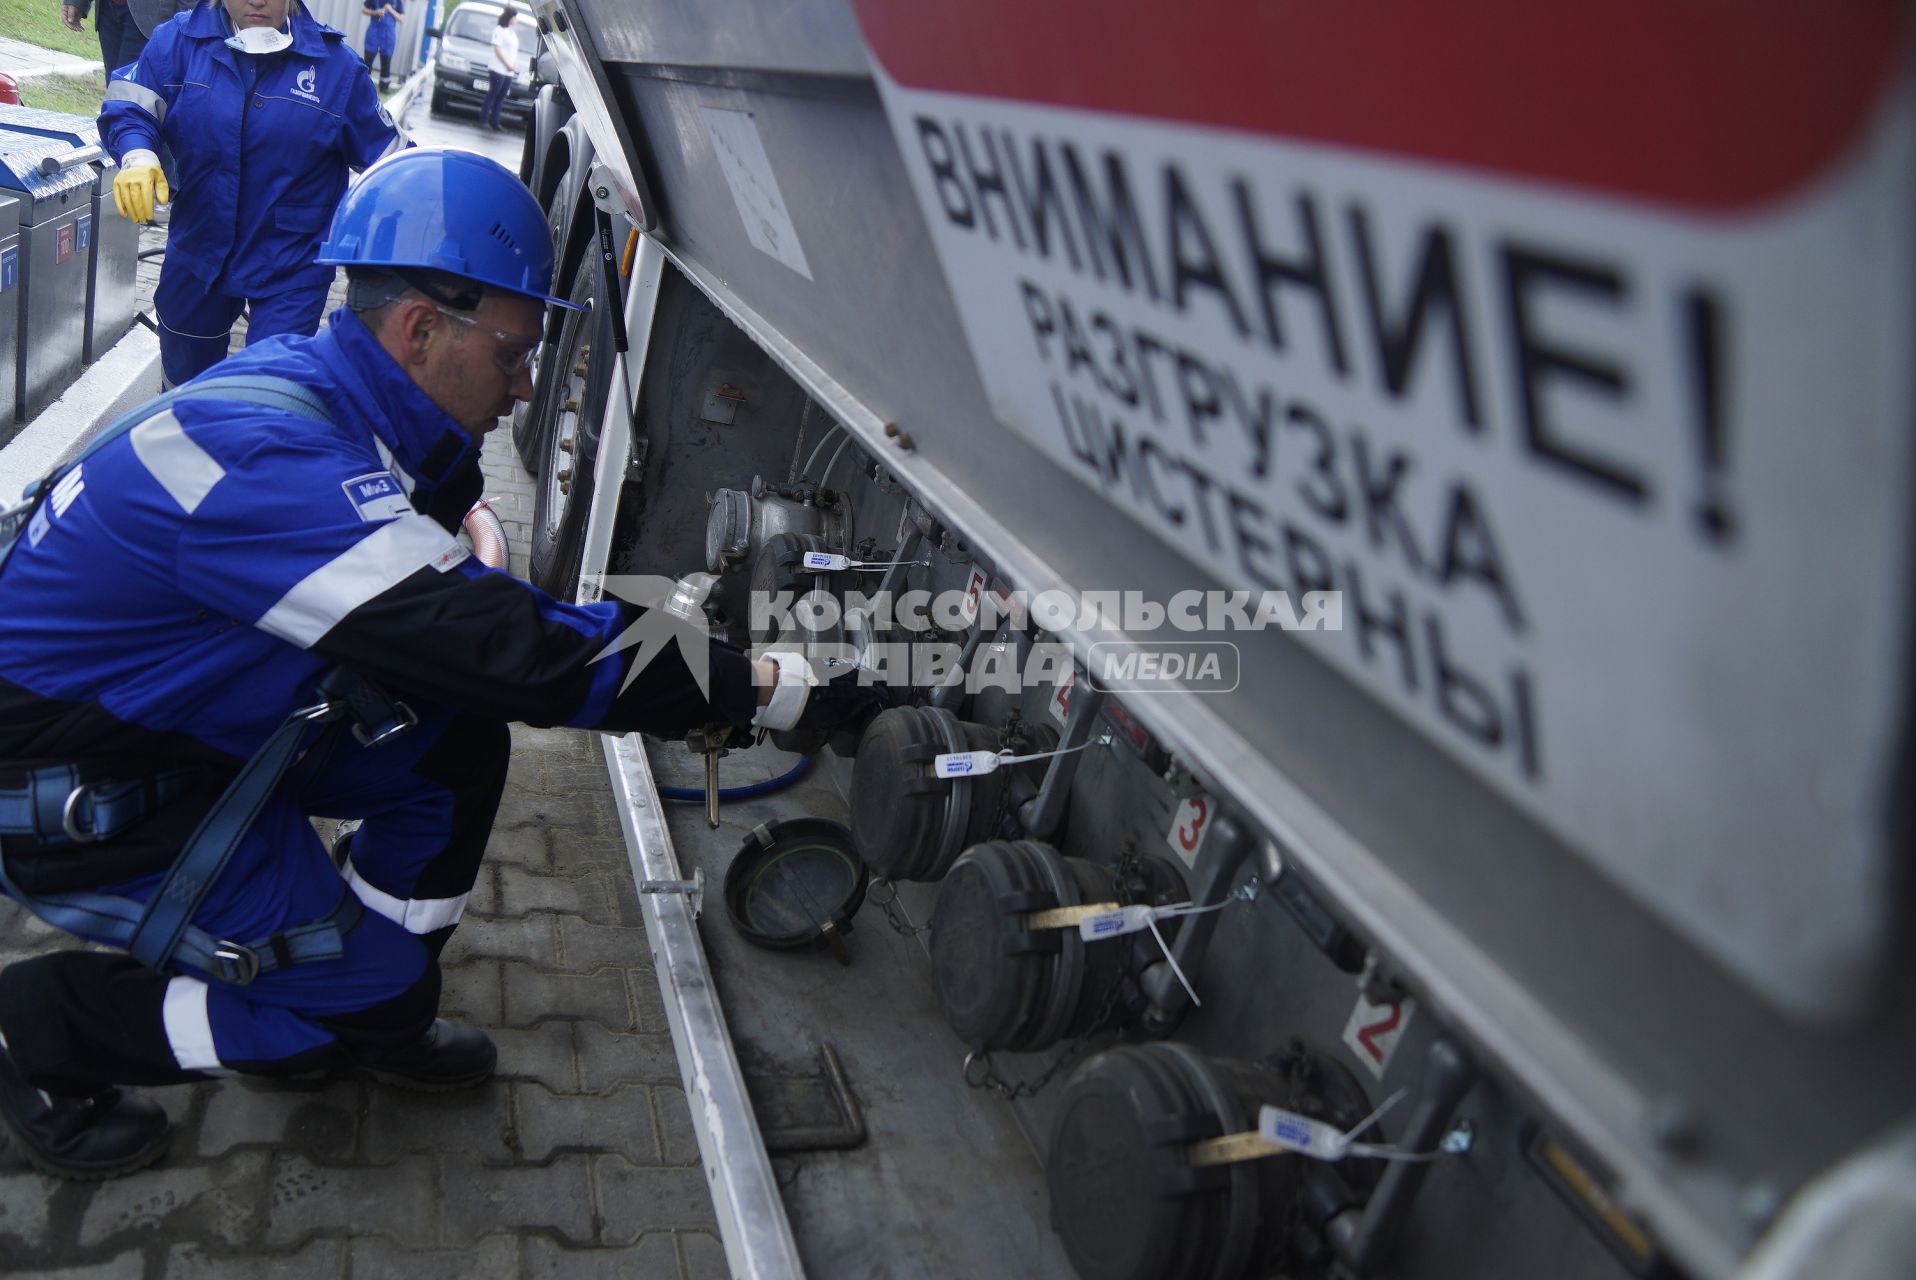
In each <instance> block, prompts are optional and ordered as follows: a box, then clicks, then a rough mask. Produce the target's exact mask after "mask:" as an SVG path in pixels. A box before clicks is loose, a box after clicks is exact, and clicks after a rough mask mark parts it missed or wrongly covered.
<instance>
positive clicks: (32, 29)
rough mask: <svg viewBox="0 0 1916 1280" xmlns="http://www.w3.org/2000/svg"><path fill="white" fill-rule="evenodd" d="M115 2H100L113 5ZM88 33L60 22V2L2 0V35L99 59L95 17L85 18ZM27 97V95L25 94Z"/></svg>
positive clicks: (0, 27) (88, 15) (63, 51)
mask: <svg viewBox="0 0 1916 1280" xmlns="http://www.w3.org/2000/svg"><path fill="white" fill-rule="evenodd" d="M111 2H112V0H99V3H102V4H110V3H111ZM80 21H81V23H82V25H84V26H85V27H86V30H85V31H68V30H67V29H66V27H64V26H62V25H61V23H60V5H59V2H58V0H0V32H4V33H6V35H7V38H8V39H11V40H24V41H26V42H27V43H28V44H37V45H39V46H40V47H41V48H42V49H58V50H59V51H60V52H61V53H70V54H72V55H74V56H75V57H77V58H91V59H93V60H94V61H95V62H97V61H99V59H100V37H99V36H97V35H96V34H94V31H93V14H92V13H91V12H90V11H89V12H88V14H87V16H86V17H84V18H82V19H81V20H80ZM22 96H24V95H22Z"/></svg>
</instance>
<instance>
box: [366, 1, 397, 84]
mask: <svg viewBox="0 0 1916 1280" xmlns="http://www.w3.org/2000/svg"><path fill="white" fill-rule="evenodd" d="M360 12H361V13H363V14H365V15H366V70H367V71H371V70H372V69H373V58H374V56H375V55H377V56H378V58H379V91H380V92H381V93H390V92H392V83H393V44H394V41H395V40H396V39H397V38H398V33H399V17H400V15H401V14H403V13H405V12H406V0H367V3H366V4H365V5H364V6H363V7H362V8H361V9H360Z"/></svg>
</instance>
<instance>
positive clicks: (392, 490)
mask: <svg viewBox="0 0 1916 1280" xmlns="http://www.w3.org/2000/svg"><path fill="white" fill-rule="evenodd" d="M339 487H340V488H342V489H344V490H345V491H346V497H347V500H348V501H350V502H351V503H352V504H353V510H355V511H357V512H359V518H360V519H361V520H364V521H367V522H368V523H370V522H372V521H375V520H396V519H398V518H399V517H400V516H403V515H407V514H410V513H411V511H412V502H411V500H410V499H408V498H407V497H406V491H405V490H404V489H402V488H400V487H399V481H397V480H395V479H394V478H393V474H392V472H390V471H369V472H367V473H366V474H365V475H363V476H354V477H353V478H352V479H350V480H347V481H344V482H343V483H341V484H340V486H339Z"/></svg>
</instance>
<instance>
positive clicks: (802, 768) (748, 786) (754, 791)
mask: <svg viewBox="0 0 1916 1280" xmlns="http://www.w3.org/2000/svg"><path fill="white" fill-rule="evenodd" d="M811 771H812V758H811V757H810V756H800V757H799V758H798V763H797V764H795V765H793V766H792V767H791V768H789V769H787V770H786V771H785V772H784V773H781V774H779V775H778V776H777V777H776V778H767V779H766V780H765V781H763V782H748V783H745V784H744V785H743V786H737V787H720V788H719V799H720V800H721V801H725V802H730V801H733V800H755V799H757V798H758V797H759V796H769V795H771V794H772V793H773V792H774V791H783V790H784V789H785V788H787V787H789V786H791V785H792V784H793V783H794V782H797V781H798V780H799V779H800V778H802V777H804V776H805V775H806V774H808V773H810V772H811ZM659 799H661V800H677V801H680V802H681V803H685V804H704V803H705V788H704V787H660V788H659Z"/></svg>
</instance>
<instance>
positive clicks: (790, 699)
mask: <svg viewBox="0 0 1916 1280" xmlns="http://www.w3.org/2000/svg"><path fill="white" fill-rule="evenodd" d="M765 656H766V657H767V658H769V659H771V660H772V661H773V662H775V663H777V664H778V682H777V683H776V684H774V685H773V686H772V699H771V701H770V702H767V703H766V704H765V705H764V706H762V707H760V708H759V709H758V710H757V711H756V712H755V713H754V714H753V716H752V727H753V728H754V729H770V730H772V731H773V732H775V733H776V732H780V731H782V730H785V729H795V728H797V727H798V718H799V717H800V716H802V715H804V714H805V704H806V702H807V701H809V700H810V698H811V696H812V686H813V685H815V684H817V683H818V676H817V675H815V674H814V673H813V671H812V664H811V663H809V662H807V661H806V660H805V658H804V656H803V655H802V654H796V653H788V652H785V651H782V650H778V649H774V650H772V651H771V652H769V653H767V654H766V655H765Z"/></svg>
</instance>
